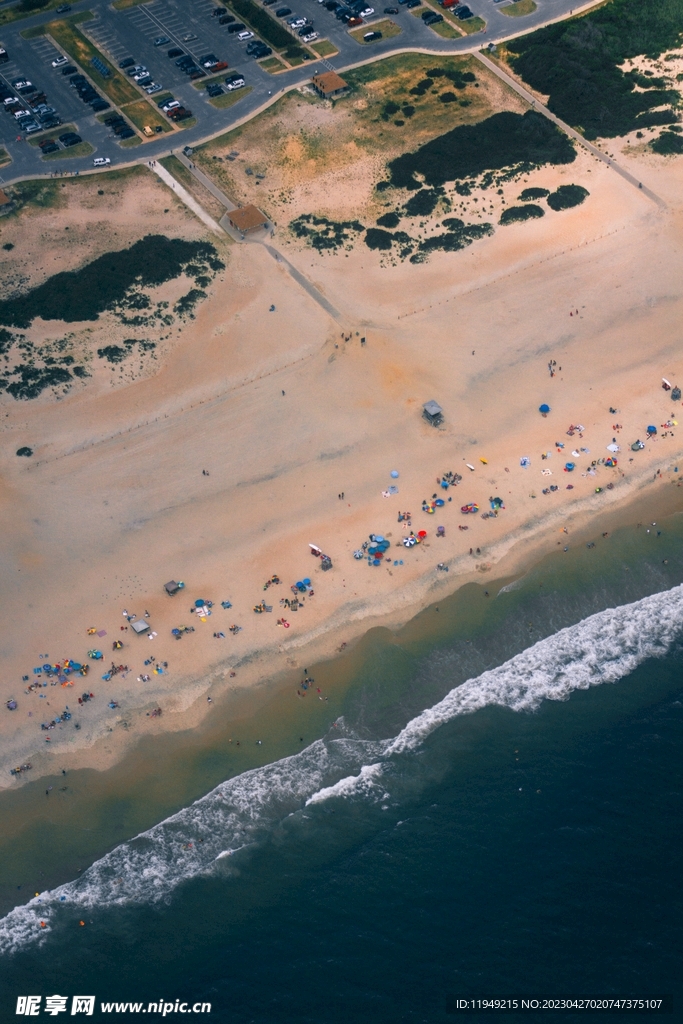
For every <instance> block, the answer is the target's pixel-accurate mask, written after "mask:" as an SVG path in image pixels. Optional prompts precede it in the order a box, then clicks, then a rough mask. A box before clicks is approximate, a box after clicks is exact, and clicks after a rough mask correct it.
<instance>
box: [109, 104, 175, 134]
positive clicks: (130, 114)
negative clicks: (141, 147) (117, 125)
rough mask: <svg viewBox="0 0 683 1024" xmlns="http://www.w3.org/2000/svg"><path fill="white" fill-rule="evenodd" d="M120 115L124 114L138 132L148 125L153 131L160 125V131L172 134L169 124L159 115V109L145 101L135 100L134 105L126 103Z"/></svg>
mask: <svg viewBox="0 0 683 1024" xmlns="http://www.w3.org/2000/svg"><path fill="white" fill-rule="evenodd" d="M121 113H122V114H124V115H125V116H126V117H127V118H128V120H129V121H132V122H133V124H134V125H135V127H136V128H139V129H140V131H142V129H143V128H144V127H145V125H149V127H150V128H152V129H154V128H155V127H156V126H157V125H161V130H162V131H164V132H172V131H173V128H172V127H171V124H170V122H169V121H168V119H167V118H166V117H164V115H163V114H162V113H161V111H160V110H159V108H158V107H157V106H156V105H155V106H152V104H151V103H148V101H147V100H136V102H135V103H127V104H126V105H125V106H123V107H121Z"/></svg>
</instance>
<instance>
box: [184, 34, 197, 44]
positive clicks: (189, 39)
mask: <svg viewBox="0 0 683 1024" xmlns="http://www.w3.org/2000/svg"><path fill="white" fill-rule="evenodd" d="M196 38H197V37H196V35H194V34H193V33H192V32H188V34H187V35H186V36H183V42H184V43H191V42H192V40H193V39H196Z"/></svg>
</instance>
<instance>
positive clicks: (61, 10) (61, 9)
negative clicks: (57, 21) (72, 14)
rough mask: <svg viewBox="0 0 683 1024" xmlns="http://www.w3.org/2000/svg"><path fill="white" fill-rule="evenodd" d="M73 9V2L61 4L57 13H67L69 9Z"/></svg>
mask: <svg viewBox="0 0 683 1024" xmlns="http://www.w3.org/2000/svg"><path fill="white" fill-rule="evenodd" d="M70 10H71V4H60V5H59V7H58V8H57V14H66V12H67V11H70Z"/></svg>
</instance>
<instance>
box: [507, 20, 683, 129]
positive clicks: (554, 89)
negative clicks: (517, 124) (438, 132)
mask: <svg viewBox="0 0 683 1024" xmlns="http://www.w3.org/2000/svg"><path fill="white" fill-rule="evenodd" d="M682 25H683V0H641V2H640V3H637V4H634V3H633V2H632V0H611V3H608V4H605V5H603V6H601V7H599V8H598V9H597V10H595V11H591V12H590V13H588V14H585V15H584V16H583V17H581V18H576V19H573V20H571V21H567V22H560V23H558V24H556V25H549V26H547V27H546V28H542V29H539V30H538V31H536V32H532V33H530V34H529V35H527V36H522V37H521V38H518V39H512V40H509V41H508V42H507V44H506V46H507V48H508V50H509V51H510V53H511V54H513V58H512V64H513V67H514V69H515V71H516V72H517V73H518V74H520V75H521V76H522V78H523V79H524V81H525V82H527V83H528V84H529V85H530V86H532V88H534V89H537V90H538V91H539V92H541V93H544V94H546V95H548V96H549V100H548V107H549V108H550V110H552V112H553V113H554V114H556V115H557V116H558V117H560V118H562V119H563V120H565V121H567V122H568V123H569V124H571V125H574V127H581V128H582V129H583V131H584V134H585V136H586V138H588V139H595V138H597V137H599V136H602V137H606V138H612V137H614V136H616V135H626V134H627V133H628V132H630V131H633V130H634V129H635V128H639V127H642V125H643V124H648V123H651V122H649V121H646V120H645V116H646V115H647V113H648V112H650V111H654V108H656V107H661V106H662V105H663V104H665V103H673V104H674V105H675V104H676V103H677V93H676V92H675V90H672V89H662V88H650V86H651V85H652V84H659V82H657V80H656V79H655V80H653V79H652V78H650V79H645V81H646V82H647V86H648V87H647V90H646V91H645V92H636V91H635V87H636V85H637V84H638V85H639V84H641V81H642V80H643V76H640V75H638V73H632V72H627V73H624V72H623V71H621V70H620V68H619V65H620V64H622V63H623V62H624V61H625V60H627V59H628V58H632V57H637V56H639V55H640V54H647V55H648V56H651V57H656V56H658V55H659V54H660V53H661V52H662V51H663V50H667V49H671V48H674V47H678V46H680V33H681V26H682ZM659 123H662V122H659Z"/></svg>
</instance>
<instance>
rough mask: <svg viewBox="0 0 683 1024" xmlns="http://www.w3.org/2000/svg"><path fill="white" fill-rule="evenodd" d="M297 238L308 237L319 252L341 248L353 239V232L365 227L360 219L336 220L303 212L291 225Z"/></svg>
mask: <svg viewBox="0 0 683 1024" xmlns="http://www.w3.org/2000/svg"><path fill="white" fill-rule="evenodd" d="M289 228H290V230H291V231H292V232H293V234H294V235H295V236H296V237H297V238H306V239H308V241H309V242H310V244H311V245H312V246H313V248H314V249H317V250H318V251H319V252H322V250H323V249H339V248H341V247H342V246H343V245H345V244H346V243H348V242H349V241H351V232H353V233H356V234H358V233H359V232H360V231H365V227H364V226H363V225H362V224H361V223H360V221H358V220H343V221H334V220H328V219H327V217H316V216H315V215H314V214H312V213H302V214H301V216H300V217H297V218H296V219H295V220H293V221H292V222H291V223H290V225H289Z"/></svg>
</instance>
